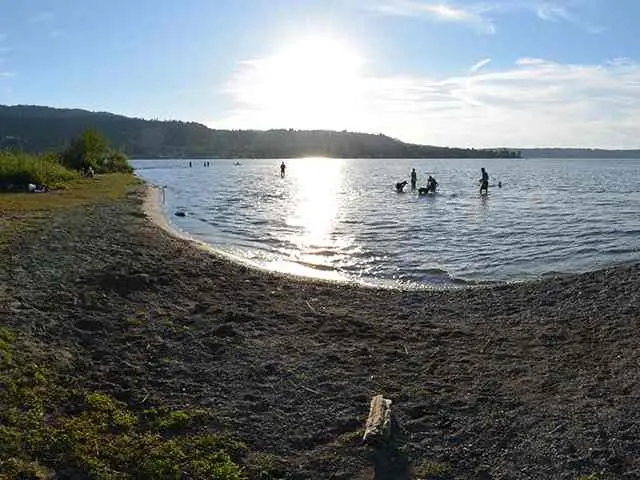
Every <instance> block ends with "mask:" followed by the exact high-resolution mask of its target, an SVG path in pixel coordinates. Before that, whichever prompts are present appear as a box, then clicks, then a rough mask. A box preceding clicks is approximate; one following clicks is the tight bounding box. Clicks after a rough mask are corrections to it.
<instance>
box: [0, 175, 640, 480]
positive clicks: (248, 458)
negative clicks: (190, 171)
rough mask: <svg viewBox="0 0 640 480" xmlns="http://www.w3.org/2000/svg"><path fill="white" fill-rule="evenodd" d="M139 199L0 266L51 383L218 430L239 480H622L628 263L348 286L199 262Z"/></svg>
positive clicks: (633, 404)
mask: <svg viewBox="0 0 640 480" xmlns="http://www.w3.org/2000/svg"><path fill="white" fill-rule="evenodd" d="M104 181H108V180H107V179H105V180H104ZM156 194H157V191H156ZM149 195H150V189H149V187H148V186H139V187H136V188H135V189H134V190H133V191H131V192H130V193H129V194H128V196H127V197H126V198H123V199H120V200H117V201H111V202H104V203H100V204H92V205H87V206H79V207H74V208H73V209H69V210H59V211H56V212H54V213H52V214H51V216H50V218H48V219H47V222H46V223H41V224H38V225H35V226H34V227H33V228H32V229H29V230H24V231H22V232H21V233H20V235H19V237H16V238H15V239H14V240H13V241H12V243H11V245H10V247H8V249H6V250H2V251H0V260H1V261H2V262H3V264H5V265H7V267H8V268H7V269H6V270H2V269H0V285H1V286H2V288H0V305H1V306H2V307H3V308H0V325H6V326H8V327H10V328H13V329H15V330H16V331H18V332H21V334H22V335H29V336H30V338H33V339H34V341H35V340H37V341H38V342H42V343H43V344H46V345H47V346H48V347H49V348H52V349H55V352H56V353H57V357H58V358H61V359H65V364H67V366H60V367H56V368H60V371H59V373H60V375H61V378H63V379H64V385H70V386H73V388H74V389H81V390H83V391H97V392H101V393H104V394H108V395H110V396H112V397H113V398H116V399H118V400H120V401H122V402H125V403H126V404H127V405H128V406H129V408H131V409H132V411H133V412H139V415H143V412H144V411H147V410H148V409H149V408H156V409H158V408H171V409H176V410H178V411H192V410H193V411H197V412H210V413H209V414H207V416H204V417H203V416H198V417H196V418H197V422H194V423H193V424H188V425H186V426H184V427H181V428H182V429H181V430H178V431H177V432H178V435H191V434H193V433H194V432H202V431H205V432H210V433H212V434H219V435H222V434H224V433H227V434H230V435H233V438H234V439H237V440H238V441H241V442H242V443H243V444H244V445H245V446H246V450H245V451H244V453H243V454H242V455H239V456H238V458H237V459H236V460H237V462H238V463H239V464H240V465H243V466H245V467H246V469H247V472H248V473H249V478H250V479H251V480H253V479H256V480H258V479H260V478H264V477H261V473H260V472H267V474H268V475H271V478H290V479H295V480H310V479H311V480H315V479H318V480H326V479H327V478H330V477H333V478H335V479H343V480H347V479H358V480H365V479H367V480H368V479H371V478H376V479H407V480H417V479H424V478H450V479H471V478H475V479H493V480H498V479H516V478H523V472H526V474H527V475H528V476H530V477H532V478H554V479H562V480H564V479H567V480H575V479H576V478H578V477H579V476H580V475H583V476H587V477H588V476H589V475H600V476H601V477H602V478H604V479H609V478H612V479H613V478H616V479H617V478H634V475H637V474H638V472H639V471H640V450H639V448H640V447H639V446H638V442H637V439H638V438H640V412H639V411H638V409H637V404H638V401H640V371H639V370H638V366H637V352H638V351H640V337H639V336H638V335H637V331H638V328H639V327H640V318H639V312H640V265H638V264H634V265H626V266H616V267H611V268H608V269H604V270H600V271H596V272H590V273H586V274H577V275H571V276H569V277H560V278H552V279H544V280H539V281H536V282H528V283H522V284H507V285H499V286H490V287H486V288H464V289H455V290H426V291H402V290H391V289H389V290H387V289H379V288H363V287H361V286H356V285H349V284H336V283H333V282H325V281H318V280H313V279H302V278H298V277H292V276H287V275H281V274H276V273H273V272H265V271H260V270H256V269H254V268H250V267H248V266H246V265H242V264H237V263H235V262H232V261H229V260H227V259H225V258H223V257H220V256H219V255H216V254H213V255H212V254H211V252H210V251H208V250H206V249H203V248H198V247H197V245H196V244H194V243H193V242H192V241H190V240H189V239H185V238H177V237H176V236H175V235H173V234H172V233H171V232H170V231H168V230H165V229H163V228H161V226H160V225H158V223H157V222H155V221H154V218H152V216H153V214H154V213H153V211H151V212H149V211H148V208H149V206H150V205H149V203H148V202H149V200H153V198H151V199H150V198H149ZM157 199H158V197H156V200H157ZM151 207H153V205H151ZM156 209H157V205H156ZM160 213H161V212H160ZM156 214H157V211H156ZM156 219H157V218H156ZM5 306H6V308H5ZM375 394H383V395H384V396H385V398H390V399H391V400H392V402H393V404H392V411H393V414H394V417H395V421H396V423H397V426H398V428H397V430H396V432H395V435H394V437H393V441H392V443H391V444H390V445H389V446H388V448H378V449H375V448H372V447H369V446H366V445H363V444H362V442H361V439H362V433H363V428H364V423H365V421H366V418H367V414H368V409H369V401H370V399H371V397H372V396H373V395H375ZM64 408H67V409H68V407H61V409H62V410H63V411H66V410H64ZM163 435H164V434H163ZM173 435H175V434H173ZM167 438H179V437H175V436H173V437H172V436H171V435H168V436H167ZM234 458H235V457H234ZM267 460H268V461H267ZM48 466H49V467H50V468H54V467H52V466H50V465H48ZM113 468H117V465H115V466H114V467H113ZM60 471H62V470H60ZM438 472H439V473H438ZM625 475H626V476H625Z"/></svg>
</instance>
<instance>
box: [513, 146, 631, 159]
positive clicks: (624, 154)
mask: <svg viewBox="0 0 640 480" xmlns="http://www.w3.org/2000/svg"><path fill="white" fill-rule="evenodd" d="M519 150H520V151H521V153H522V157H524V158H640V150H604V149H600V148H522V149H519Z"/></svg>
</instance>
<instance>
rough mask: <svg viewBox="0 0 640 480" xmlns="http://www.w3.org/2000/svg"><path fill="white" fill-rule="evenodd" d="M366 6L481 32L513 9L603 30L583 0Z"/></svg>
mask: <svg viewBox="0 0 640 480" xmlns="http://www.w3.org/2000/svg"><path fill="white" fill-rule="evenodd" d="M363 5H364V6H365V8H368V9H373V10H375V11H377V12H379V13H381V14H385V15H394V16H406V17H418V18H419V17H425V18H431V19H434V20H437V21H442V22H450V23H459V24H464V25H468V26H470V27H472V28H474V29H475V30H476V31H478V32H481V33H490V34H492V33H496V31H497V26H496V18H497V17H498V16H499V15H501V14H506V13H512V12H525V13H526V12H530V13H531V14H533V15H536V16H537V18H539V19H540V20H544V21H547V22H566V23H571V24H574V25H576V26H578V27H580V28H582V29H584V30H587V31H589V32H591V33H600V32H602V30H603V29H602V28H601V27H599V26H596V25H593V24H591V23H589V22H588V21H586V20H584V19H583V18H582V17H581V16H580V15H579V14H578V13H577V10H579V7H580V6H581V5H582V1H581V0H574V1H571V2H567V1H564V2H562V1H560V0H555V1H548V0H547V1H545V0H511V1H504V0H501V1H497V0H496V1H493V2H482V1H474V2H466V3H464V5H462V4H461V2H459V1H458V3H456V2H447V1H440V2H438V1H428V0H370V1H369V2H365V3H363Z"/></svg>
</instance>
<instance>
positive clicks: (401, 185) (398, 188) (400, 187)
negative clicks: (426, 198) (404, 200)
mask: <svg viewBox="0 0 640 480" xmlns="http://www.w3.org/2000/svg"><path fill="white" fill-rule="evenodd" d="M406 185H407V181H406V180H404V181H402V182H398V183H396V192H398V193H404V187H405V186H406Z"/></svg>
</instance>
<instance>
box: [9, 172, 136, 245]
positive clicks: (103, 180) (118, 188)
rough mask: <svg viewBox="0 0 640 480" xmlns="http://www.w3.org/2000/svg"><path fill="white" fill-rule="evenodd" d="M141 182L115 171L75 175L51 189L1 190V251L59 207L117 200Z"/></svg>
mask: <svg viewBox="0 0 640 480" xmlns="http://www.w3.org/2000/svg"><path fill="white" fill-rule="evenodd" d="M139 183H140V180H139V179H138V178H137V177H135V176H133V175H131V174H125V173H112V174H106V175H99V176H97V177H95V178H75V179H73V180H71V181H69V182H68V183H67V184H66V185H65V188H64V189H62V190H56V191H50V192H47V193H0V251H1V250H2V247H4V246H6V245H7V244H9V242H10V241H11V239H12V238H15V237H16V235H17V234H19V233H20V232H21V231H23V230H24V229H26V228H29V226H32V225H36V224H38V222H42V221H47V220H48V219H49V218H50V216H51V214H53V213H54V212H56V211H58V210H61V209H68V208H74V207H80V206H83V205H89V204H96V203H104V202H111V201H115V200H118V199H121V198H124V196H125V195H126V194H127V192H129V191H130V190H131V188H132V187H134V186H135V185H137V184H139Z"/></svg>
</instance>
